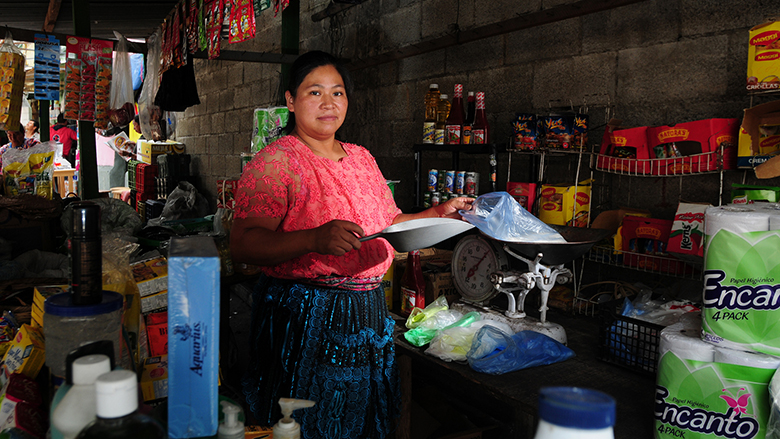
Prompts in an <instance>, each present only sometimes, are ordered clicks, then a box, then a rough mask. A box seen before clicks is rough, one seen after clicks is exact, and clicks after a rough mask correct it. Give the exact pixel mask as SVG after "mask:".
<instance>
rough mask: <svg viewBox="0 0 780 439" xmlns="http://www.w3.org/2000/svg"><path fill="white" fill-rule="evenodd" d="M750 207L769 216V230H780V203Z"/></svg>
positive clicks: (757, 204) (762, 203)
mask: <svg viewBox="0 0 780 439" xmlns="http://www.w3.org/2000/svg"><path fill="white" fill-rule="evenodd" d="M750 206H752V207H754V208H757V209H760V210H761V211H763V212H766V213H768V214H769V230H780V203H767V202H758V203H753V204H751V205H750Z"/></svg>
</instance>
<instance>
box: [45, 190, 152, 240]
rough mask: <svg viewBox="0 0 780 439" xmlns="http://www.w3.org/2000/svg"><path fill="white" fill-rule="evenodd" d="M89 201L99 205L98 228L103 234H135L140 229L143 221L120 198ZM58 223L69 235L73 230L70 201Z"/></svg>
mask: <svg viewBox="0 0 780 439" xmlns="http://www.w3.org/2000/svg"><path fill="white" fill-rule="evenodd" d="M90 201H91V202H93V203H95V204H97V205H98V206H100V229H101V232H102V233H103V235H107V234H109V233H115V234H118V235H124V236H135V234H136V232H138V231H139V230H141V226H142V225H143V223H142V222H141V218H140V217H139V216H138V212H136V211H135V210H134V209H133V208H132V207H130V205H129V204H127V203H125V202H123V201H122V200H117V199H115V198H96V199H94V200H90ZM60 224H61V225H62V230H64V231H65V232H66V233H67V234H68V237H70V234H71V233H72V230H73V227H72V224H73V204H72V203H71V204H69V205H68V206H67V207H65V210H64V211H63V213H62V219H61V220H60Z"/></svg>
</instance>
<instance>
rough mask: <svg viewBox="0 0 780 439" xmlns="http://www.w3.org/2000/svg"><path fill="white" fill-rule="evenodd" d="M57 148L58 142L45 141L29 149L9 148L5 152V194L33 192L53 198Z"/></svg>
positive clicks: (3, 157) (33, 193)
mask: <svg viewBox="0 0 780 439" xmlns="http://www.w3.org/2000/svg"><path fill="white" fill-rule="evenodd" d="M56 150H57V144H56V143H54V142H44V143H39V144H37V145H35V146H32V147H30V148H27V149H19V148H8V149H7V150H6V151H5V152H3V156H2V161H3V179H4V181H5V194H6V195H20V194H32V195H39V196H41V197H44V198H46V199H48V200H51V198H52V180H53V177H52V175H53V174H54V160H55V159H54V156H55V151H56Z"/></svg>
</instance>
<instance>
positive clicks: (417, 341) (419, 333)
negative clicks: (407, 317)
mask: <svg viewBox="0 0 780 439" xmlns="http://www.w3.org/2000/svg"><path fill="white" fill-rule="evenodd" d="M448 313H452V314H451V315H450V316H457V315H460V316H461V317H460V318H459V319H458V320H457V321H455V322H454V323H451V324H449V325H447V326H442V327H438V328H427V327H423V326H422V325H421V326H418V327H416V328H414V329H410V330H408V331H406V332H405V333H404V338H405V339H406V341H408V342H409V343H410V344H412V345H414V346H417V347H420V346H425V345H427V344H428V343H430V342H431V340H433V337H435V336H436V334H438V333H439V331H443V330H445V329H449V328H454V327H456V326H469V325H470V324H472V323H474V322H476V321H478V320H480V319H482V317H481V316H480V315H479V313H478V312H476V311H472V312H470V313H468V314H466V315H465V316H464V315H463V314H461V313H460V312H459V311H456V310H447V311H441V312H438V313H436V316H437V317H438V316H441V315H443V314H448ZM431 320H433V319H431Z"/></svg>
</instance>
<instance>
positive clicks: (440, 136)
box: [433, 128, 444, 145]
mask: <svg viewBox="0 0 780 439" xmlns="http://www.w3.org/2000/svg"><path fill="white" fill-rule="evenodd" d="M433 143H435V144H437V145H444V130H443V129H438V128H437V129H436V130H434V132H433Z"/></svg>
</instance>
